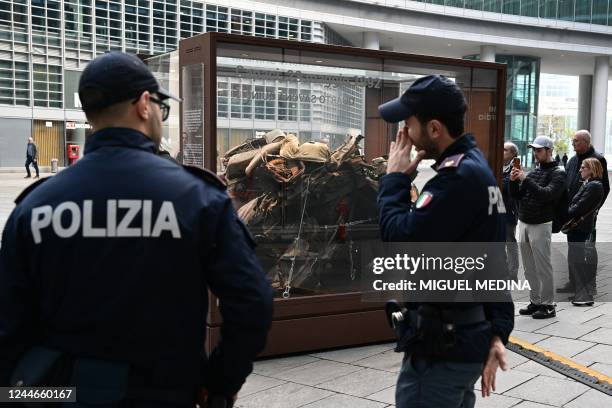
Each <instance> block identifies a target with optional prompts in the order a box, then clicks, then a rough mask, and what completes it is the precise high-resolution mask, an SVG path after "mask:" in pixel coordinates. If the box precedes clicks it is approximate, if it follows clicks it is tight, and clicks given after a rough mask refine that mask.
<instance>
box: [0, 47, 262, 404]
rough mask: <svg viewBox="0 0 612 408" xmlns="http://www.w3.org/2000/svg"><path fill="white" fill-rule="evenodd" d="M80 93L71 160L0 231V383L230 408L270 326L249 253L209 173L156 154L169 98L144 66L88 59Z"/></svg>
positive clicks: (127, 58) (86, 398) (107, 398)
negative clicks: (78, 148)
mask: <svg viewBox="0 0 612 408" xmlns="http://www.w3.org/2000/svg"><path fill="white" fill-rule="evenodd" d="M79 96H80V99H81V102H82V106H83V110H84V111H85V114H86V116H87V118H88V120H89V122H90V123H91V124H92V125H93V127H94V130H95V133H94V134H92V135H91V136H90V137H89V138H88V140H87V141H86V145H85V156H84V158H83V159H82V160H79V162H78V163H77V164H76V165H74V166H71V167H70V168H67V169H66V170H64V171H62V172H60V173H59V174H58V175H56V176H54V177H51V178H48V179H44V180H40V182H38V183H36V184H34V185H32V186H31V187H30V188H29V189H28V190H26V191H24V192H23V193H22V194H21V196H20V197H19V198H18V199H17V207H16V208H15V209H14V211H13V212H12V214H11V215H10V217H9V219H8V222H7V224H6V227H5V230H4V233H3V237H2V248H1V251H0V382H1V383H2V384H3V385H5V386H6V385H9V384H11V385H15V384H17V383H21V384H25V385H28V382H30V383H39V384H44V385H49V384H58V385H73V386H76V389H77V391H76V396H77V399H78V400H79V402H80V403H81V406H88V404H89V403H96V404H103V405H104V406H143V407H162V406H163V407H182V406H184V407H193V406H194V405H195V403H196V400H197V399H198V398H199V400H200V402H202V403H203V402H204V401H205V400H206V401H211V400H212V398H213V397H214V398H215V399H216V400H219V399H218V398H219V397H220V398H221V400H222V401H225V402H227V403H228V405H231V402H232V401H233V400H234V399H235V396H236V393H237V392H238V390H239V389H240V387H241V386H242V384H243V383H244V381H245V379H246V377H247V376H248V375H249V373H250V372H251V370H252V360H253V358H254V357H255V356H256V355H257V354H258V353H259V352H260V351H261V350H262V349H263V347H264V344H265V338H266V334H267V331H268V329H269V326H270V322H271V311H272V290H271V287H270V285H269V284H268V282H267V281H266V279H265V276H264V273H263V271H262V269H261V267H260V265H259V263H258V261H257V259H256V257H255V253H254V250H253V248H254V242H253V240H252V238H251V237H250V235H249V233H248V231H247V230H246V228H245V226H244V225H243V224H242V223H241V221H240V220H239V219H238V218H237V216H236V213H235V211H234V208H233V206H232V203H231V200H230V198H229V197H228V195H227V193H226V191H225V185H224V184H223V183H222V182H221V181H220V180H219V179H218V178H217V177H216V176H215V175H214V174H212V173H210V172H208V171H205V170H200V169H196V168H183V167H181V166H179V165H177V164H176V163H174V162H172V161H169V160H165V159H163V158H161V157H159V156H157V155H156V154H155V153H156V152H157V150H158V146H159V143H160V140H161V133H162V121H163V120H165V119H167V117H168V113H169V106H168V105H167V104H166V102H165V100H166V99H168V98H173V99H177V98H176V97H174V96H172V95H171V94H170V93H169V92H168V91H166V90H165V89H163V88H161V87H160V85H159V84H158V82H157V81H156V80H155V78H154V77H153V75H152V74H151V72H150V71H149V69H148V68H147V66H146V65H145V64H144V63H143V62H142V61H140V60H139V59H138V58H136V57H135V56H133V55H128V54H124V53H119V52H111V53H107V54H104V55H102V56H100V57H98V58H96V59H95V60H93V61H92V62H91V63H90V64H89V65H88V66H87V68H86V69H85V71H84V72H83V75H82V77H81V80H80V83H79ZM209 289H210V291H212V293H213V294H215V295H216V296H217V297H218V299H219V307H220V310H221V313H222V316H223V324H222V326H221V340H220V342H219V344H218V345H217V347H216V348H215V349H214V351H213V352H212V354H211V355H210V356H206V355H205V353H204V351H203V350H204V343H205V331H204V330H205V322H206V317H207V312H208V305H209V296H208V290H209ZM198 396H199V397H198Z"/></svg>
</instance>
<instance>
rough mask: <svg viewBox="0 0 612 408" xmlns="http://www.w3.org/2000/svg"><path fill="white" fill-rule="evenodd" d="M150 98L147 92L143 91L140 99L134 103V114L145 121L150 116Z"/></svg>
mask: <svg viewBox="0 0 612 408" xmlns="http://www.w3.org/2000/svg"><path fill="white" fill-rule="evenodd" d="M150 98H151V94H150V93H149V91H144V92H143V93H142V94H141V95H140V97H139V98H138V99H136V100H135V101H134V108H135V109H136V114H137V115H138V116H139V117H140V118H141V119H142V120H145V121H146V120H149V116H150V115H151V104H150V103H149V100H150Z"/></svg>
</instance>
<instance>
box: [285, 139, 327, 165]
mask: <svg viewBox="0 0 612 408" xmlns="http://www.w3.org/2000/svg"><path fill="white" fill-rule="evenodd" d="M330 157H331V155H330V153H329V147H328V146H327V145H326V144H325V143H319V142H307V143H304V144H303V145H301V146H300V149H299V151H298V152H297V154H296V155H295V156H293V158H294V159H296V160H302V161H307V162H315V163H327V162H328V161H329V158H330Z"/></svg>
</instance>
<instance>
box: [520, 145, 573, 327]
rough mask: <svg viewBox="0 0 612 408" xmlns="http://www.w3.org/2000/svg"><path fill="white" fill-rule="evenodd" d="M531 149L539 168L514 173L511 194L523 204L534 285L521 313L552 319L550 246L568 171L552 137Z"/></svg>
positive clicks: (523, 234)
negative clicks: (556, 157) (557, 157)
mask: <svg viewBox="0 0 612 408" xmlns="http://www.w3.org/2000/svg"><path fill="white" fill-rule="evenodd" d="M529 147H531V148H532V149H533V155H534V157H535V159H536V162H537V164H538V166H537V167H536V168H535V169H534V170H532V171H530V172H529V174H525V172H524V171H523V169H522V168H514V169H512V172H511V174H510V180H511V182H510V195H511V196H512V197H513V198H514V199H516V200H518V201H519V220H520V221H521V222H520V225H519V235H520V238H519V241H520V244H519V246H520V248H521V256H522V258H523V266H524V268H525V277H526V278H527V280H528V281H529V285H530V286H531V292H530V303H529V305H527V307H525V308H523V309H521V310H519V313H520V314H521V315H524V316H531V317H533V318H534V319H548V318H551V317H555V316H556V311H555V305H554V290H555V288H554V280H553V268H552V262H551V252H550V251H551V248H550V243H551V235H552V224H553V219H554V218H555V211H556V207H557V205H558V201H559V199H560V198H561V196H562V194H563V191H564V190H565V188H566V187H565V171H564V170H563V168H561V167H559V164H558V163H557V162H556V161H554V160H553V156H552V153H553V141H552V139H551V138H549V137H546V136H538V137H536V138H535V140H534V141H533V142H532V143H531V144H530V145H529Z"/></svg>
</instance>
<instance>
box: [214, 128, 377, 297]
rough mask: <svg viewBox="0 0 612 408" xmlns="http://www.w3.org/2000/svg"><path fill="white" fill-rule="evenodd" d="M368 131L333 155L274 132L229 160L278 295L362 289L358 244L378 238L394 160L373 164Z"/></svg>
mask: <svg viewBox="0 0 612 408" xmlns="http://www.w3.org/2000/svg"><path fill="white" fill-rule="evenodd" d="M361 140H363V136H361V135H356V134H353V135H347V140H346V142H345V143H344V144H343V145H341V146H340V147H339V148H337V149H336V150H335V151H333V152H331V151H330V150H329V147H328V145H327V144H325V143H320V142H306V143H302V144H300V142H299V140H298V138H297V137H296V136H295V135H292V134H285V133H283V132H282V131H280V130H278V129H275V130H273V131H270V132H268V133H267V134H266V135H265V136H264V137H263V138H259V139H255V140H251V141H248V142H246V143H244V144H242V145H240V146H237V147H235V148H233V149H231V150H230V151H228V152H227V153H226V154H225V156H224V157H223V158H222V163H223V165H224V166H225V179H226V181H227V184H228V191H229V193H230V196H231V197H232V199H233V201H234V204H235V206H236V208H237V211H238V216H239V217H240V219H241V220H242V221H243V222H244V223H245V224H246V225H247V226H248V228H249V230H250V231H251V233H252V234H253V236H254V238H255V240H256V241H257V243H258V249H257V251H258V255H259V258H260V260H261V262H262V265H263V266H264V268H265V270H266V272H267V274H268V276H269V278H270V279H271V281H272V284H273V286H274V287H275V288H276V289H277V290H278V294H279V295H280V294H282V296H284V297H289V296H291V295H294V294H304V295H305V294H322V293H333V292H346V291H347V290H349V291H350V290H351V289H355V290H359V286H360V282H359V281H358V279H357V276H358V274H359V254H358V253H359V245H361V244H362V243H363V242H364V241H365V240H371V239H378V237H379V232H378V217H377V209H376V195H377V191H378V179H379V178H380V177H381V176H382V175H384V174H385V172H386V164H387V161H386V159H385V158H376V159H374V160H372V163H367V162H366V160H365V159H364V157H363V156H362V154H361V150H360V142H361Z"/></svg>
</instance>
